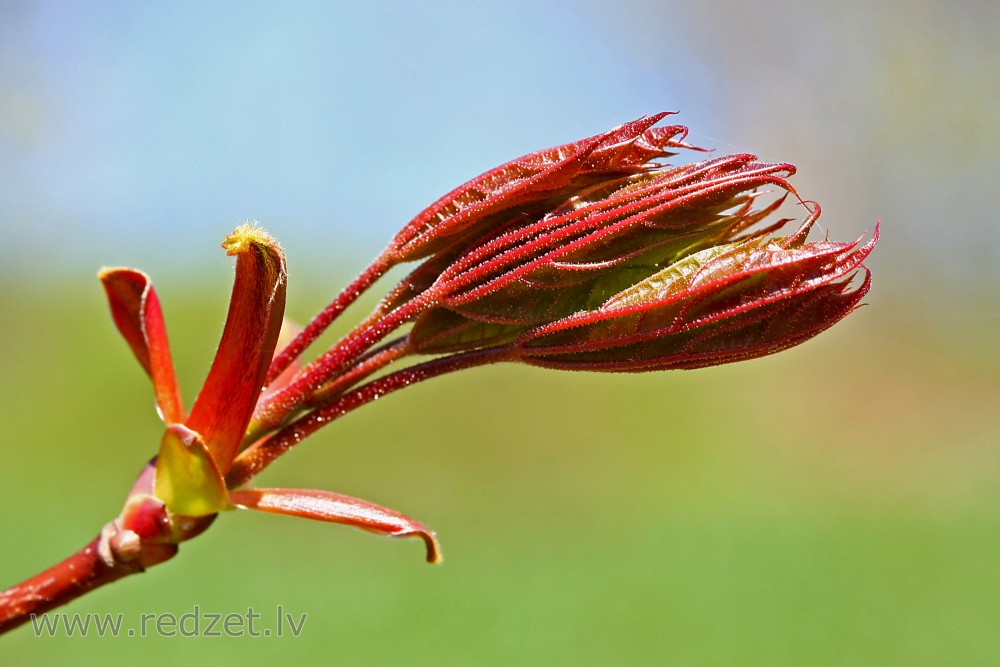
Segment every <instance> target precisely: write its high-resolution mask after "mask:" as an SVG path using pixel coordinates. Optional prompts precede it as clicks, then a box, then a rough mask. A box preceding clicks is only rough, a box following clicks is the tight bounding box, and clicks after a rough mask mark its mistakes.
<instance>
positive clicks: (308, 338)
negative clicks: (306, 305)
mask: <svg viewBox="0 0 1000 667" xmlns="http://www.w3.org/2000/svg"><path fill="white" fill-rule="evenodd" d="M390 268H392V261H391V260H390V259H389V256H388V253H382V254H381V255H379V256H378V258H376V260H375V261H374V262H372V264H371V265H370V266H369V267H368V268H367V269H365V270H364V271H362V272H361V274H360V275H359V276H358V277H357V278H355V279H354V281H353V282H351V284H350V285H348V286H347V287H345V288H344V290H343V291H342V292H341V293H340V294H338V295H337V298H336V299H334V300H333V301H332V302H330V305H328V306H327V307H326V308H324V309H323V310H322V311H321V312H320V313H319V315H317V316H316V317H314V318H313V320H312V321H311V322H309V324H308V325H306V327H305V328H304V329H303V330H302V331H300V332H299V335H298V336H296V337H295V338H294V339H292V342H291V343H289V344H288V345H287V346H286V347H285V349H283V350H282V351H281V353H280V354H278V355H277V356H275V357H274V359H273V360H272V361H271V366H270V368H268V370H267V378H266V380H265V382H264V384H265V385H267V384H270V383H271V382H273V381H274V379H275V378H276V377H278V376H279V375H280V374H281V372H282V371H283V370H285V369H286V368H288V367H289V366H290V365H291V363H292V362H293V361H295V360H296V359H297V358H298V357H299V355H301V354H302V353H303V352H304V351H305V349H306V348H307V347H309V346H310V345H312V343H313V341H315V340H316V339H317V338H319V337H320V335H321V334H322V333H323V332H324V331H326V328H327V327H329V326H330V324H331V323H333V321H334V320H335V319H337V317H338V316H339V315H340V314H341V313H342V312H344V311H345V310H347V307H348V306H350V305H351V304H352V303H354V302H355V301H356V300H357V298H358V297H359V296H361V295H362V294H363V293H364V292H365V290H367V289H368V288H369V287H371V286H372V285H374V284H375V282H376V281H377V280H378V279H379V278H381V277H382V276H383V275H385V272H386V271H388V270H389V269H390Z"/></svg>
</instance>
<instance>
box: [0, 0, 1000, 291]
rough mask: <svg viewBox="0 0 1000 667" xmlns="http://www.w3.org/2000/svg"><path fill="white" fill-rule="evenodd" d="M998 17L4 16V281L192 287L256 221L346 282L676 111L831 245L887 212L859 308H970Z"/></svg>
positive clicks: (593, 7)
mask: <svg viewBox="0 0 1000 667" xmlns="http://www.w3.org/2000/svg"><path fill="white" fill-rule="evenodd" d="M997 19H998V11H997V10H996V8H995V5H994V4H993V3H989V2H975V1H972V0H970V1H967V2H963V3H957V4H955V3H953V4H951V5H949V7H948V8H947V9H946V8H944V7H943V6H942V7H938V6H937V5H936V4H934V3H900V2H888V3H880V4H879V5H878V6H877V7H874V8H873V7H870V6H869V5H868V3H862V2H846V3H839V4H838V5H837V6H836V7H831V6H829V5H828V3H819V2H806V3H793V2H787V3H784V2H779V3H772V4H771V5H769V6H768V8H766V9H762V8H759V7H756V6H755V7H754V8H750V7H747V6H744V5H743V4H741V3H735V2H718V3H696V2H681V3H662V2H642V1H640V0H628V1H625V2H621V3H617V4H615V5H614V7H612V6H611V5H609V4H606V3H602V2H596V1H595V2H575V3H571V2H538V1H531V2H527V1H514V2H506V3H468V2H407V3H403V2H399V3H390V2H368V3H334V2H330V3H309V2H305V3H302V2H299V3H287V4H281V5H279V4H278V3H236V2H229V3H226V2H210V3H203V2H171V3H104V2H86V3H69V2H52V1H49V2H44V1H43V2H23V3H18V2H6V3H3V5H2V6H0V226H2V232H3V237H2V238H3V240H2V241H0V277H2V278H3V279H4V280H7V281H9V280H14V281H27V282H37V281H39V280H42V281H44V280H46V279H47V278H51V277H55V278H57V279H66V280H74V281H75V280H90V279H91V275H92V273H91V272H92V270H94V269H95V268H97V267H99V266H101V265H104V264H129V265H140V266H142V267H144V268H145V269H147V270H149V271H150V272H152V273H154V274H155V275H162V274H174V275H181V276H183V275H202V274H204V273H205V272H206V271H209V272H212V271H215V270H216V269H214V268H209V267H213V266H214V264H222V263H224V262H225V260H223V259H222V258H221V253H220V252H219V251H218V247H217V246H218V243H219V242H220V240H221V239H222V237H223V236H224V235H225V233H226V232H227V231H228V230H230V229H231V228H232V227H234V226H235V225H236V224H238V223H240V222H241V221H243V220H244V219H246V218H253V219H256V220H259V221H261V222H262V223H263V224H264V225H265V226H266V227H267V228H268V229H269V230H271V231H272V232H273V233H274V234H275V235H276V236H278V237H279V239H281V240H282V241H283V243H284V244H285V246H286V248H287V250H288V255H289V261H290V268H291V271H292V275H293V279H294V277H295V276H296V274H297V273H298V272H299V271H306V270H308V271H309V272H310V274H309V276H310V278H309V279H312V272H313V271H315V270H316V268H314V267H319V268H320V269H323V268H324V267H325V270H327V271H329V273H327V274H321V275H320V276H319V277H318V278H317V279H321V278H322V277H324V276H333V275H335V276H337V277H338V279H339V278H341V277H342V276H344V275H348V274H352V273H354V272H356V271H357V270H359V269H360V268H361V267H362V266H363V265H364V263H365V262H366V261H367V259H368V258H369V257H370V256H371V255H373V254H374V253H375V252H377V251H378V250H379V249H380V248H381V246H382V244H383V243H384V242H385V241H386V240H387V239H388V238H389V237H390V236H391V235H392V233H393V232H394V231H395V230H396V229H397V228H399V227H400V226H401V225H402V224H403V223H405V222H406V220H408V219H409V218H410V217H411V216H412V215H413V214H415V213H416V212H417V211H419V210H420V209H421V208H422V207H423V206H425V205H426V204H428V203H430V202H431V201H433V200H434V199H436V198H437V197H438V196H440V195H441V194H443V193H444V192H446V191H448V190H449V189H451V188H452V187H454V186H455V185H458V184H459V183H461V182H463V181H464V180H467V179H468V178H470V177H472V176H474V175H476V174H477V173H479V172H481V171H483V170H485V169H488V168H490V167H491V166H494V165H496V164H498V163H500V162H502V161H505V160H507V159H510V158H512V157H515V156H517V155H520V154H523V153H525V152H528V151H530V150H534V149H538V148H541V147H544V146H548V145H553V144H556V143H561V142H564V141H569V140H574V139H577V138H581V137H583V136H588V135H590V134H594V133H596V132H599V131H602V130H604V129H607V128H609V127H611V126H614V125H616V124H618V123H620V122H623V121H625V120H628V119H631V118H634V117H637V116H640V115H643V114H646V113H652V112H655V111H659V110H678V111H680V112H681V114H680V115H679V116H678V117H677V118H678V121H679V122H683V123H686V124H688V125H690V126H691V128H692V132H693V134H692V136H693V137H694V138H695V140H696V141H698V142H700V143H702V144H703V145H706V146H708V147H712V148H715V149H717V150H718V151H723V152H725V151H736V150H739V151H752V152H758V153H759V154H760V155H761V156H762V157H763V158H764V159H769V160H776V161H777V160H780V161H790V162H793V163H795V164H797V165H798V166H799V168H800V174H799V176H798V177H796V180H795V182H796V184H797V185H798V187H799V188H800V190H801V191H802V193H803V195H804V196H806V197H808V198H814V199H817V200H819V201H820V202H821V203H823V205H824V210H825V216H824V218H823V222H824V223H825V224H826V226H827V227H828V228H831V229H832V230H833V235H834V236H835V237H838V238H847V237H855V236H857V235H859V234H861V233H863V232H864V231H865V230H868V229H871V227H872V226H873V224H874V221H875V219H876V218H877V217H880V216H881V218H882V219H883V220H884V234H885V241H883V244H882V246H881V247H880V248H879V252H878V253H876V255H875V257H874V258H873V262H872V263H873V266H874V267H875V268H876V270H878V268H879V267H880V266H896V267H899V268H900V270H898V271H896V270H889V271H885V272H882V273H883V274H884V275H877V280H878V283H877V285H878V286H877V289H876V291H875V292H873V294H878V293H880V292H882V293H883V294H886V295H896V296H901V297H907V295H909V296H911V297H912V298H913V299H914V300H916V301H920V300H921V298H920V297H919V295H918V294H917V293H916V292H915V291H914V290H913V287H914V286H915V285H916V284H917V283H918V282H919V283H920V289H921V290H922V289H924V287H925V286H926V284H927V283H930V284H932V285H934V286H936V287H940V288H941V290H942V291H943V292H954V291H956V290H957V291H958V292H960V293H961V294H963V295H968V294H972V295H973V296H974V297H975V298H976V299H978V298H979V296H982V294H984V293H985V294H995V293H996V291H997V286H998V285H1000V269H998V268H997V266H998V265H1000V262H998V261H997V259H998V257H1000V232H998V231H997V229H998V226H997V224H996V203H997V201H996V199H997V198H996V193H995V180H996V177H995V167H994V166H993V164H992V156H993V155H994V154H995V153H996V150H997V149H998V148H1000V130H998V125H1000V123H998V121H997V118H996V113H995V110H996V108H997V102H998V94H997V92H996V85H995V84H996V81H997V80H1000V64H998V56H997V53H996V49H995V45H994V44H993V43H992V41H991V40H992V39H993V37H995V28H996V27H997V25H998V24H1000V22H998V20H997ZM991 35H992V36H991ZM213 263H214V264H213ZM918 266H919V268H920V271H921V276H922V279H921V280H919V281H915V277H914V276H912V275H907V273H908V272H910V271H912V270H913V269H914V268H916V267H918ZM883 290H885V291H884V292H883Z"/></svg>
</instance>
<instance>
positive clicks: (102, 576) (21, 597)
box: [0, 535, 142, 634]
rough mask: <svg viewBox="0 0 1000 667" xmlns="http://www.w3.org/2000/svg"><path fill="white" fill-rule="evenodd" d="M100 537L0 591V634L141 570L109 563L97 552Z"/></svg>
mask: <svg viewBox="0 0 1000 667" xmlns="http://www.w3.org/2000/svg"><path fill="white" fill-rule="evenodd" d="M100 541H101V536H100V535H99V536H97V537H95V538H94V539H93V541H91V543H90V544H88V545H87V546H85V547H84V548H83V549H80V550H79V551H77V552H76V553H75V554H73V555H72V556H70V557H69V558H67V559H66V560H64V561H62V562H61V563H59V564H57V565H53V566H52V567H50V568H49V569H47V570H45V571H44V572H42V573H40V574H37V575H35V576H34V577H31V578H30V579H26V580H25V581H23V582H21V583H20V584H17V585H16V586H12V587H10V588H8V589H7V590H5V591H3V592H0V634H3V633H4V632H7V631H9V630H13V629H14V628H16V627H17V626H19V625H21V624H22V623H26V622H27V621H28V620H29V619H31V617H32V616H34V615H36V614H37V615H41V614H44V613H45V612H47V611H49V610H50V609H54V608H56V607H58V606H60V605H63V604H66V603H67V602H70V601H72V600H75V599H76V598H78V597H80V596H81V595H84V594H85V593H87V592H89V591H92V590H93V589H95V588H97V587H99V586H103V585H105V584H110V583H111V582H112V581H117V580H118V579H121V578H122V577H124V576H127V575H129V574H133V573H135V572H141V571H142V569H141V568H137V567H122V566H121V565H118V566H115V565H109V564H108V563H107V562H106V561H105V560H104V559H103V558H101V555H100V553H99V547H98V545H99V544H100Z"/></svg>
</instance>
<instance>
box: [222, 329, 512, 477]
mask: <svg viewBox="0 0 1000 667" xmlns="http://www.w3.org/2000/svg"><path fill="white" fill-rule="evenodd" d="M516 355H517V350H516V349H514V348H512V347H510V346H503V347H491V348H484V349H480V350H472V351H469V352H461V353H459V354H453V355H450V356H447V357H438V358H436V359H431V360H430V361H426V362H424V363H422V364H417V365H415V366H410V367H409V368H403V369H400V370H398V371H396V372H394V373H389V374H388V375H383V376H382V377H380V378H376V379H374V380H372V381H371V382H369V383H367V384H363V385H361V386H360V387H358V388H357V389H354V390H353V391H351V392H348V393H346V394H343V395H341V396H339V397H337V398H335V399H334V400H333V401H332V402H330V403H329V404H327V405H325V406H320V407H317V408H316V409H315V410H313V411H311V412H309V413H308V414H306V415H304V416H302V417H300V418H299V419H297V420H295V421H294V422H292V423H291V424H289V425H288V426H286V427H285V428H283V429H281V430H280V431H278V432H277V433H275V434H274V435H273V436H272V437H270V438H268V439H267V440H264V441H261V442H259V443H257V444H255V445H253V446H251V447H248V448H247V449H245V450H243V452H242V453H240V455H239V456H237V457H236V459H235V460H234V461H233V465H232V466H231V467H230V469H229V472H228V473H227V474H226V485H227V486H228V487H229V488H230V489H236V488H239V487H240V486H242V485H244V484H246V483H247V482H248V481H250V480H251V479H252V478H253V477H255V476H256V475H257V474H259V473H260V472H261V471H262V470H263V469H264V468H266V467H267V466H268V465H270V464H271V463H272V462H273V461H274V460H275V459H277V458H278V457H279V456H281V455H282V454H284V453H285V452H287V451H288V450H289V449H291V448H292V447H294V446H295V445H296V444H298V443H299V442H301V441H302V439H303V438H305V437H306V436H308V435H310V434H312V433H314V432H316V431H318V430H319V429H321V428H322V427H324V426H326V425H327V424H329V423H330V422H333V421H335V420H336V419H338V418H340V417H343V416H344V415H346V414H347V413H348V412H351V411H352V410H356V409H357V408H360V407H361V406H362V405H365V404H366V403H370V402H372V401H374V400H377V399H378V398H381V397H382V396H385V395H387V394H391V393H392V392H394V391H396V390H397V389H402V388H403V387H408V386H410V385H411V384H416V383H417V382H422V381H424V380H429V379H430V378H433V377H437V376H439V375H444V374H445V373H451V372H453V371H459V370H464V369H466V368H471V367H473V366H485V365H488V364H494V363H497V362H500V361H507V360H510V359H512V358H514V357H515V356H516Z"/></svg>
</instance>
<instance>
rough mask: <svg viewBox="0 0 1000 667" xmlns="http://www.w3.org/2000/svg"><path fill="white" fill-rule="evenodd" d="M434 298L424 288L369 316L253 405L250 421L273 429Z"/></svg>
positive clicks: (267, 428)
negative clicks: (292, 376)
mask: <svg viewBox="0 0 1000 667" xmlns="http://www.w3.org/2000/svg"><path fill="white" fill-rule="evenodd" d="M435 298H437V293H436V292H435V291H433V289H428V290H427V291H425V292H423V293H422V294H420V295H419V296H417V297H414V298H413V299H412V300H410V301H408V302H406V303H404V304H403V305H401V306H399V307H398V308H396V309H395V310H393V311H391V312H389V313H388V314H387V315H384V316H383V315H381V314H379V313H375V314H373V315H372V316H371V317H369V318H368V319H366V320H365V321H364V322H362V323H361V324H360V325H358V327H357V328H355V329H354V330H353V331H351V332H350V333H349V334H347V335H346V336H344V337H343V338H342V339H340V341H339V342H338V343H337V344H336V345H334V346H333V347H332V348H330V349H329V350H327V351H326V352H324V353H323V354H322V355H320V356H319V357H318V358H316V359H315V360H314V361H313V362H312V363H310V364H309V365H308V366H306V367H305V368H303V369H302V370H301V371H299V373H298V374H297V375H296V378H297V379H295V380H292V382H290V383H289V384H288V385H286V386H285V387H284V388H283V389H281V390H280V391H277V392H275V393H274V394H272V395H271V396H269V397H268V398H266V399H264V400H263V401H261V403H260V404H259V405H258V406H257V412H256V416H255V418H254V421H255V422H258V423H259V424H260V425H261V427H262V428H263V429H264V430H269V429H270V428H274V427H277V426H278V425H279V424H281V423H282V422H284V421H285V420H286V419H287V418H288V417H289V416H290V415H292V414H293V413H294V412H296V411H297V410H299V409H300V408H302V407H303V406H305V405H306V404H307V402H308V401H309V400H310V399H311V397H312V394H313V393H314V392H315V391H316V390H317V389H319V388H320V387H321V386H322V385H323V384H325V383H327V382H329V381H330V380H331V379H334V378H336V377H337V375H338V374H339V373H342V372H344V371H345V370H348V369H349V368H350V366H351V364H352V363H354V362H356V361H357V360H358V358H359V357H361V356H362V355H363V354H364V352H365V351H366V350H367V349H368V348H369V347H371V346H372V345H374V344H375V343H377V342H379V341H380V340H382V339H383V338H385V337H386V336H388V335H389V334H390V333H392V332H393V331H395V330H396V329H398V328H399V327H400V326H402V325H403V324H405V323H406V322H408V321H409V320H411V319H413V318H414V317H416V316H417V315H418V314H420V313H421V312H422V311H423V310H424V309H425V308H427V307H428V304H430V303H433V301H434V299H435Z"/></svg>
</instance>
